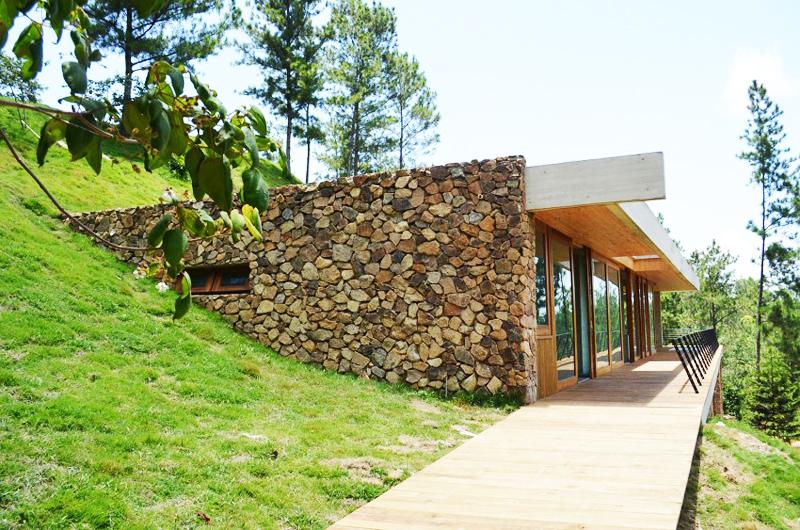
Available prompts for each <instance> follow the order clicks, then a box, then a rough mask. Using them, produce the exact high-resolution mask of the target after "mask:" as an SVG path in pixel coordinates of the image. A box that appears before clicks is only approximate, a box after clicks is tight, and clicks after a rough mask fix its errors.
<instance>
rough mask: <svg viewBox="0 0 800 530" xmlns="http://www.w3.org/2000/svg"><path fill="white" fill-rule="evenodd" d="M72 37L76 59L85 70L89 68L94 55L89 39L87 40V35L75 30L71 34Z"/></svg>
mask: <svg viewBox="0 0 800 530" xmlns="http://www.w3.org/2000/svg"><path fill="white" fill-rule="evenodd" d="M70 37H71V38H72V43H73V44H74V45H75V58H76V59H77V60H78V62H79V63H80V64H81V65H82V66H83V67H84V68H85V67H88V66H89V62H90V61H91V55H92V48H91V45H90V44H89V39H87V38H86V35H85V34H84V33H83V32H82V31H79V30H77V29H73V30H72V31H71V32H70Z"/></svg>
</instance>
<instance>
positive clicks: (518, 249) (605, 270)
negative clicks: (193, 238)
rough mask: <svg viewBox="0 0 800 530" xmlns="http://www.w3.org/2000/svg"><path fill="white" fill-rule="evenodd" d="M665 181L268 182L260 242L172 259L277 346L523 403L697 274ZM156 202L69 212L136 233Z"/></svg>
mask: <svg viewBox="0 0 800 530" xmlns="http://www.w3.org/2000/svg"><path fill="white" fill-rule="evenodd" d="M664 190H665V185H664V170H663V156H662V154H661V153H648V154H642V155H633V156H621V157H614V158H605V159H598V160H587V161H581V162H568V163H564V164H553V165H546V166H531V167H528V166H526V163H525V160H524V158H522V157H505V158H498V159H495V160H484V161H480V162H479V161H473V162H468V163H462V164H447V165H443V166H436V167H430V168H422V169H413V170H400V171H394V172H386V173H376V174H370V175H363V176H356V177H354V178H352V179H349V180H344V181H337V182H322V183H319V184H317V185H313V186H287V187H282V188H276V189H274V190H272V198H271V202H270V207H269V210H268V211H267V212H264V213H263V214H262V221H263V228H264V231H263V232H264V240H263V242H257V241H255V240H253V239H252V238H251V237H250V236H249V235H245V236H243V238H242V239H241V240H240V241H239V242H237V243H234V242H232V241H231V240H230V238H229V237H218V238H215V239H212V240H208V241H200V242H193V243H192V244H191V245H190V251H189V254H190V255H189V257H188V261H187V264H188V270H189V271H190V274H191V276H192V278H193V293H194V296H195V300H196V301H197V302H199V303H201V304H203V305H204V306H206V307H208V308H209V309H212V310H215V311H218V312H220V313H222V314H223V315H224V316H225V317H226V318H227V319H229V320H230V321H231V322H232V323H233V325H234V326H235V327H236V328H237V329H238V330H240V331H241V332H243V333H245V334H247V335H250V336H252V337H253V338H255V339H257V340H259V341H261V342H263V343H265V344H267V345H268V346H270V347H272V348H273V349H274V350H275V351H277V352H279V353H280V354H281V355H285V356H289V357H294V358H296V359H298V360H300V361H304V362H311V363H316V364H319V365H322V366H324V367H325V368H326V369H329V370H334V371H338V372H353V373H356V374H358V375H360V376H363V377H367V378H371V379H382V380H386V381H389V382H392V383H395V382H404V383H406V384H409V385H411V386H414V387H419V388H430V389H435V390H442V391H445V390H446V391H448V392H454V391H467V392H486V393H491V394H497V393H518V394H521V395H522V396H524V398H525V399H526V400H527V401H534V400H536V399H537V398H539V397H543V396H547V395H551V394H554V393H556V392H558V391H559V390H562V389H564V388H566V387H569V386H572V385H575V384H577V383H578V381H580V380H583V379H590V378H597V377H603V375H605V374H607V373H609V372H613V371H614V370H615V369H617V368H618V367H620V366H622V365H623V364H624V363H626V362H632V361H635V360H637V359H640V358H643V357H646V356H648V355H650V354H651V353H652V352H655V351H656V350H658V349H659V348H661V347H662V346H663V344H662V338H661V322H660V321H661V317H660V293H661V292H664V291H676V290H692V289H696V288H697V287H698V280H697V277H696V276H695V274H694V272H693V271H692V269H691V267H690V266H689V265H688V263H687V262H686V260H685V259H684V258H683V256H681V254H680V252H679V250H678V249H677V247H676V246H675V244H674V243H673V241H672V240H671V239H670V237H669V235H668V234H667V232H666V230H665V229H664V228H663V227H662V225H661V223H660V222H659V221H658V219H657V218H656V217H655V216H654V215H653V213H652V212H651V211H650V209H649V208H648V207H647V206H646V204H645V203H644V202H643V201H645V200H651V199H662V198H664V196H665V191H664ZM170 208H172V206H168V205H157V206H149V207H139V208H129V209H122V210H112V211H104V212H90V213H85V214H81V215H80V219H81V220H82V221H83V222H84V223H86V224H88V225H89V226H90V227H91V228H93V229H94V230H96V231H98V232H100V233H101V234H103V235H104V236H105V237H107V238H109V239H110V240H111V241H113V242H115V243H123V242H125V243H128V244H135V243H139V244H141V243H143V242H144V241H145V238H146V234H147V231H148V230H149V229H150V227H152V225H153V224H154V223H155V222H156V221H157V220H158V219H159V218H160V217H161V215H162V214H163V213H164V211H165V210H169V209H170ZM118 254H119V255H120V257H121V258H122V259H125V260H127V261H130V262H132V263H134V264H141V263H143V262H147V261H148V260H150V259H152V257H151V256H147V255H145V254H144V253H140V252H118Z"/></svg>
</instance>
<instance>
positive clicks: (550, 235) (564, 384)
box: [543, 224, 578, 392]
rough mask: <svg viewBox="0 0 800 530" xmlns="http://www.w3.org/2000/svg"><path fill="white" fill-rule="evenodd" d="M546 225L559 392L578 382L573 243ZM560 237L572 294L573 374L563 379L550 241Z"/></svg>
mask: <svg viewBox="0 0 800 530" xmlns="http://www.w3.org/2000/svg"><path fill="white" fill-rule="evenodd" d="M543 226H547V254H548V256H547V257H548V258H549V259H548V267H549V271H548V272H549V274H548V277H547V281H548V288H549V289H550V297H549V300H548V306H549V311H550V315H551V317H550V319H549V320H550V326H551V329H550V331H551V333H552V337H553V341H554V344H553V362H554V363H555V372H554V373H555V376H556V392H561V391H562V390H564V389H565V388H569V387H571V386H574V385H576V384H577V383H578V352H577V351H576V348H575V346H576V344H577V337H576V334H577V320H576V314H575V307H576V305H575V278H574V274H575V261H574V253H573V251H572V248H573V244H572V239H570V238H569V237H567V236H565V235H564V234H562V233H561V232H559V231H558V230H555V229H554V228H552V227H550V226H548V225H544V224H543ZM554 238H555V239H560V240H561V242H562V243H564V244H566V246H567V248H568V249H569V268H570V271H569V272H570V276H572V277H571V278H570V282H571V283H572V288H571V289H570V291H571V296H572V368H573V374H574V375H573V376H572V377H568V378H566V379H563V380H559V379H558V335H557V333H556V328H555V327H556V311H555V303H556V301H555V289H554V285H553V271H554V269H553V260H552V241H553V239H554Z"/></svg>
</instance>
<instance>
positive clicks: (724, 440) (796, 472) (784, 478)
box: [679, 418, 800, 530]
mask: <svg viewBox="0 0 800 530" xmlns="http://www.w3.org/2000/svg"><path fill="white" fill-rule="evenodd" d="M701 440H702V441H701V444H700V447H699V449H698V452H697V454H696V455H695V462H694V466H693V473H692V477H690V481H689V488H688V491H687V501H688V502H686V503H685V505H684V514H683V515H684V518H683V519H684V520H683V521H682V525H681V526H679V528H693V526H692V524H691V521H690V519H691V517H690V516H691V515H694V516H695V517H696V519H697V520H698V521H699V522H700V525H701V526H702V528H704V529H706V530H708V529H711V530H716V529H720V530H721V529H747V528H752V529H760V528H779V529H787V530H790V529H796V528H798V527H800V451H798V450H797V449H796V448H793V447H791V446H789V445H788V444H786V443H783V442H782V441H780V440H778V439H776V438H772V437H770V436H767V435H765V434H764V433H762V432H760V431H758V430H756V429H753V428H752V427H750V426H748V425H746V424H744V423H741V422H736V421H733V420H728V419H722V420H721V419H717V418H712V419H711V420H710V421H709V423H708V424H707V425H706V426H705V427H704V429H703V432H702V439H701ZM687 504H688V509H687Z"/></svg>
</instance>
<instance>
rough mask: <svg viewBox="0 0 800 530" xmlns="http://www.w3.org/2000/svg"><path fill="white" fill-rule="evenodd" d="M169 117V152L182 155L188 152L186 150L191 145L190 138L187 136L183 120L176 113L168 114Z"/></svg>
mask: <svg viewBox="0 0 800 530" xmlns="http://www.w3.org/2000/svg"><path fill="white" fill-rule="evenodd" d="M167 115H168V116H169V123H170V128H171V130H170V134H169V145H168V146H167V150H168V151H169V153H170V154H174V155H182V154H183V153H185V152H186V148H187V147H188V145H189V136H188V135H187V134H186V128H185V127H184V124H183V119H182V118H181V115H180V114H179V113H178V112H176V111H172V112H168V113H167Z"/></svg>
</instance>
